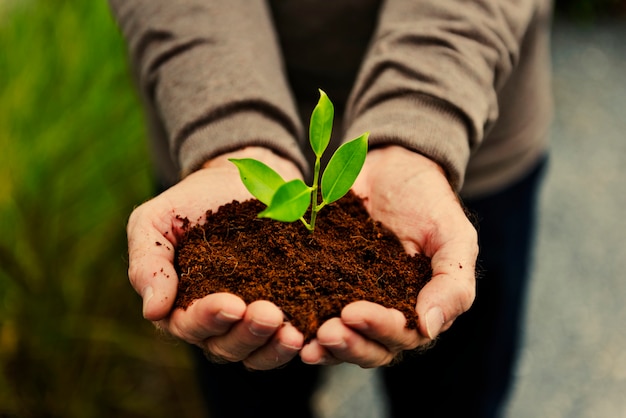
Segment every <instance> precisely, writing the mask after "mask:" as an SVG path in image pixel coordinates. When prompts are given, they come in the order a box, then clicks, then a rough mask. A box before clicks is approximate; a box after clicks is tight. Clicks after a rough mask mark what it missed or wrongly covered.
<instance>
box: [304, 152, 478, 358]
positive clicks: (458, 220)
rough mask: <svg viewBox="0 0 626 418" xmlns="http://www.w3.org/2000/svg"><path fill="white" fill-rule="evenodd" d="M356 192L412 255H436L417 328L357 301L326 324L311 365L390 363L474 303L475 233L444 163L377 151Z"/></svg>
mask: <svg viewBox="0 0 626 418" xmlns="http://www.w3.org/2000/svg"><path fill="white" fill-rule="evenodd" d="M353 190H354V192H355V193H356V194H357V195H359V196H361V197H362V198H364V203H365V207H366V209H367V211H368V212H369V214H370V215H371V216H372V218H374V219H376V220H378V221H381V222H382V223H383V224H384V225H385V226H386V227H388V228H389V229H390V230H391V231H393V232H394V233H395V234H396V235H397V236H398V238H399V239H400V241H401V242H402V244H403V246H404V248H405V250H406V251H407V252H408V253H409V254H415V253H422V254H424V255H426V256H428V257H430V258H431V265H432V270H433V276H432V279H431V280H430V282H429V283H427V284H426V286H424V288H423V289H422V290H421V291H420V293H419V295H418V299H417V305H416V311H417V314H418V318H419V321H418V329H417V330H409V329H407V328H406V327H405V324H406V318H405V317H404V315H403V314H402V313H401V312H399V311H397V310H395V309H388V308H385V307H383V306H380V305H377V304H374V303H371V302H366V301H360V302H355V303H352V304H350V305H348V306H346V307H345V308H344V309H343V310H342V312H341V318H333V319H331V320H329V321H327V322H325V323H324V324H322V326H321V327H320V328H319V330H318V332H317V336H316V338H315V339H314V340H313V341H312V342H310V343H309V344H307V345H306V346H305V347H304V348H303V349H302V350H301V352H300V357H301V358H302V360H303V361H304V362H305V363H310V364H337V363H341V362H349V363H355V364H358V365H360V366H361V367H377V366H382V365H386V364H389V363H390V362H391V361H392V360H393V359H394V358H395V357H396V355H397V354H398V353H400V352H401V351H404V350H412V349H415V348H417V347H418V346H421V345H425V344H428V343H429V342H431V341H433V340H434V339H435V338H436V337H437V335H439V334H440V333H441V332H443V331H445V330H447V329H448V328H449V327H450V326H451V325H452V323H453V322H454V320H455V319H456V318H457V317H458V316H459V315H461V314H462V313H463V312H465V311H467V310H468V309H469V307H470V306H471V304H472V302H473V301H474V297H475V266H476V258H477V256H478V237H477V232H476V230H475V228H474V227H473V226H472V224H471V223H470V221H469V220H468V219H467V217H466V216H465V212H464V211H463V208H462V207H461V204H460V203H459V200H458V198H457V196H456V194H455V193H454V191H453V190H452V188H451V187H450V185H449V183H448V181H447V179H446V177H445V174H444V172H443V170H442V169H441V167H439V165H437V164H436V163H435V162H433V161H432V160H430V159H428V158H426V157H424V156H422V155H420V154H417V153H415V152H412V151H409V150H407V149H405V148H402V147H399V146H388V147H384V148H379V149H375V150H372V151H370V152H369V153H368V156H367V159H366V161H365V165H364V167H363V169H362V171H361V174H360V175H359V178H358V179H357V181H356V183H355V185H354V187H353Z"/></svg>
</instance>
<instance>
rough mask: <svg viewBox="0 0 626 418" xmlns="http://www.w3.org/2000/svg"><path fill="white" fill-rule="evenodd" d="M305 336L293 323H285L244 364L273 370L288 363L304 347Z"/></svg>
mask: <svg viewBox="0 0 626 418" xmlns="http://www.w3.org/2000/svg"><path fill="white" fill-rule="evenodd" d="M303 342H304V336H303V335H302V333H301V332H300V331H298V330H297V329H296V328H295V327H294V326H293V325H291V324H289V323H285V324H284V325H283V326H282V327H281V328H280V329H279V330H278V331H277V332H276V334H274V337H273V338H272V340H271V341H270V343H269V344H267V345H266V346H263V347H261V348H260V349H258V350H257V351H255V352H253V353H252V354H251V355H250V356H248V358H247V359H246V360H245V361H244V362H243V364H244V365H245V366H246V367H247V368H249V369H253V370H271V369H275V368H277V367H280V366H282V365H284V364H287V363H288V362H289V361H291V360H292V359H293V358H294V357H295V356H296V355H297V354H298V351H300V349H301V348H302V344H303Z"/></svg>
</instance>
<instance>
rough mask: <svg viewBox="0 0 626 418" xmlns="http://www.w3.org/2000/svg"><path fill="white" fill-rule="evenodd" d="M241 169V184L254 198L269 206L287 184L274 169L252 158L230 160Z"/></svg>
mask: <svg viewBox="0 0 626 418" xmlns="http://www.w3.org/2000/svg"><path fill="white" fill-rule="evenodd" d="M228 161H230V162H232V163H233V164H235V165H236V166H237V168H238V169H239V176H240V177H241V182H242V183H243V184H244V186H246V189H248V191H249V192H250V193H252V195H253V196H254V197H256V198H257V199H259V200H260V201H261V202H262V203H264V204H266V205H269V204H270V202H271V201H272V198H273V197H274V194H275V193H276V191H277V190H278V189H279V188H280V186H282V185H283V184H285V180H283V178H282V177H281V176H280V174H278V173H277V172H276V171H274V170H273V169H271V168H269V167H268V166H267V165H265V164H263V163H262V162H260V161H257V160H254V159H251V158H242V159H235V158H230V159H229V160H228Z"/></svg>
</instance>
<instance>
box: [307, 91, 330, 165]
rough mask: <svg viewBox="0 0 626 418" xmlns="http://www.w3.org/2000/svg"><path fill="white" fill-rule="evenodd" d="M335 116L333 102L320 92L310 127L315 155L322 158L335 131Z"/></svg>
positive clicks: (310, 139) (310, 137)
mask: <svg viewBox="0 0 626 418" xmlns="http://www.w3.org/2000/svg"><path fill="white" fill-rule="evenodd" d="M334 116H335V108H334V107H333V104H332V102H331V101H330V99H329V98H328V96H327V95H326V93H324V92H323V91H322V90H320V98H319V101H318V102H317V105H316V106H315V109H313V113H312V114H311V123H310V125H309V141H310V142H311V148H313V152H314V153H315V155H316V156H317V157H318V158H320V157H321V156H322V154H323V153H324V151H325V150H326V147H328V143H329V142H330V136H331V133H332V130H333V118H334Z"/></svg>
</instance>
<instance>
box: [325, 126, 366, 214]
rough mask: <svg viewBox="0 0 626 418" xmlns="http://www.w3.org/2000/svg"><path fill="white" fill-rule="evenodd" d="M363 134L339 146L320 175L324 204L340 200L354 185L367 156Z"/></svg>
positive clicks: (364, 135)
mask: <svg viewBox="0 0 626 418" xmlns="http://www.w3.org/2000/svg"><path fill="white" fill-rule="evenodd" d="M368 137H369V133H364V134H363V135H361V136H360V137H358V138H355V139H353V140H352V141H350V142H346V143H345V144H343V145H342V146H340V147H339V148H338V149H337V151H335V154H333V156H332V157H331V158H330V161H329V162H328V165H327V166H326V169H325V170H324V173H323V174H322V200H323V201H324V203H325V204H328V203H332V202H334V201H336V200H339V199H341V198H342V197H343V196H344V195H345V194H346V193H348V190H350V187H352V185H353V184H354V181H355V180H356V178H357V176H358V175H359V173H360V172H361V168H362V167H363V164H364V163H365V156H366V155H367V138H368Z"/></svg>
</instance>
